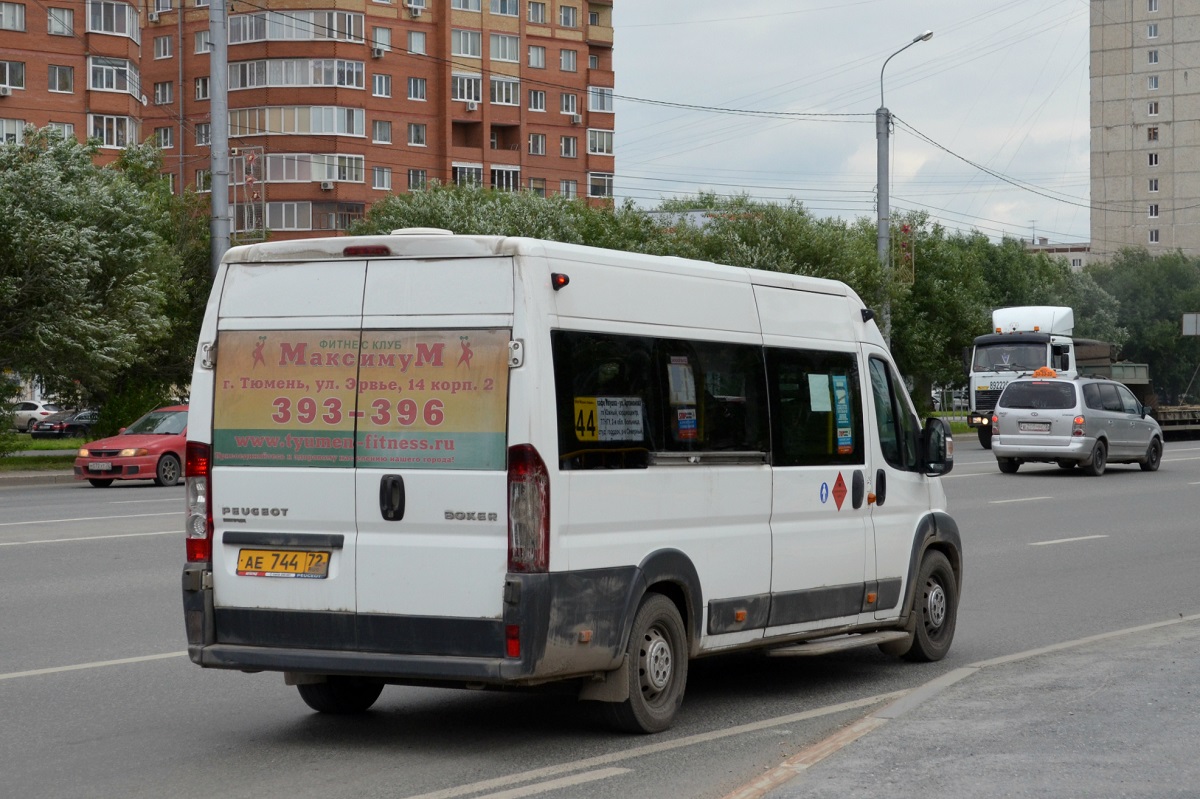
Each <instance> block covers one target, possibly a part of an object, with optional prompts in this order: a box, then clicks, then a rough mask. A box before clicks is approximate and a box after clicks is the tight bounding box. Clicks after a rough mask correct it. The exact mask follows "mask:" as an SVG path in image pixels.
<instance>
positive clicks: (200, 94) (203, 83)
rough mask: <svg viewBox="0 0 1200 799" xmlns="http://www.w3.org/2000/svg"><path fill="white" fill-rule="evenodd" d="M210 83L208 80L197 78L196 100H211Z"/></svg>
mask: <svg viewBox="0 0 1200 799" xmlns="http://www.w3.org/2000/svg"><path fill="white" fill-rule="evenodd" d="M208 87H209V82H208V78H196V99H197V100H207V99H208V98H209V90H208Z"/></svg>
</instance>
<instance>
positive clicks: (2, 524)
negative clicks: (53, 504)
mask: <svg viewBox="0 0 1200 799" xmlns="http://www.w3.org/2000/svg"><path fill="white" fill-rule="evenodd" d="M182 515H183V513H182V512H176V511H171V512H169V513H168V512H164V513H132V514H129V515H126V516H79V517H77V518H74V519H38V520H35V521H31V522H0V527H18V526H20V525H23V524H66V523H67V522H102V521H105V520H107V519H144V518H146V517H148V516H182Z"/></svg>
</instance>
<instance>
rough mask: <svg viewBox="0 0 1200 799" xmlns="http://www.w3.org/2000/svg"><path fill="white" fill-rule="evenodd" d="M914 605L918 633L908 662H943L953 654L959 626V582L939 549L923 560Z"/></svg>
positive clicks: (907, 653) (932, 551) (931, 550)
mask: <svg viewBox="0 0 1200 799" xmlns="http://www.w3.org/2000/svg"><path fill="white" fill-rule="evenodd" d="M914 603H915V604H914V606H913V613H915V614H916V615H917V618H916V622H917V626H916V633H915V634H914V635H913V645H912V648H911V649H909V650H908V651H907V652H905V653H904V659H905V660H911V661H914V662H921V663H932V662H934V661H936V660H941V659H942V658H944V657H945V656H946V653H947V652H949V651H950V643H951V642H952V641H953V640H954V628H955V626H956V625H957V623H958V580H957V579H955V577H954V569H952V568H950V561H949V560H947V559H946V556H945V555H943V554H942V553H941V552H938V551H937V550H936V549H930V550H927V551H926V552H925V557H924V558H923V559H922V560H921V570H920V572H918V573H917V585H916V596H915V597H914Z"/></svg>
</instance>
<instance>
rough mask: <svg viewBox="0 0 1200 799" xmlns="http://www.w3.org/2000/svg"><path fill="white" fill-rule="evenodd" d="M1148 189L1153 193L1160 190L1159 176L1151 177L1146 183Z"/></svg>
mask: <svg viewBox="0 0 1200 799" xmlns="http://www.w3.org/2000/svg"><path fill="white" fill-rule="evenodd" d="M1146 190H1147V191H1149V192H1151V193H1152V194H1153V193H1155V192H1157V191H1158V178H1150V180H1149V182H1148V183H1147V184H1146Z"/></svg>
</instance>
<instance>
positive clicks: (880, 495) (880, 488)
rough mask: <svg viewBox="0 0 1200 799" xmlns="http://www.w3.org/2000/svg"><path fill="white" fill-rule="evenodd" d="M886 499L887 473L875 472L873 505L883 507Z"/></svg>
mask: <svg viewBox="0 0 1200 799" xmlns="http://www.w3.org/2000/svg"><path fill="white" fill-rule="evenodd" d="M885 499H887V472H885V471H884V470H883V469H876V470H875V505H876V507H880V508H882V507H883V502H884V500H885Z"/></svg>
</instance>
